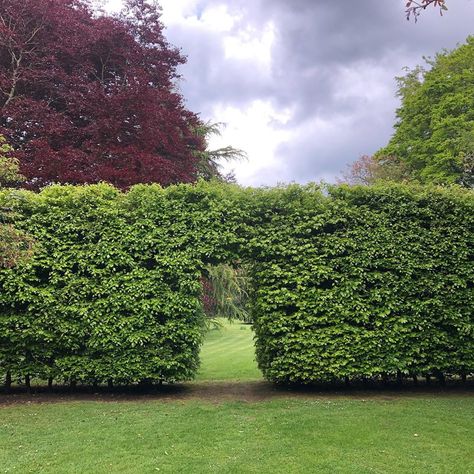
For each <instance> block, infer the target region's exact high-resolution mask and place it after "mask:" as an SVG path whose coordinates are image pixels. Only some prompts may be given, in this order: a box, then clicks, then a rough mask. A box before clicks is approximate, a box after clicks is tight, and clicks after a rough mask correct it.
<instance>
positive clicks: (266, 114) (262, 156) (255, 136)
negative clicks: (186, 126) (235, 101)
mask: <svg viewBox="0 0 474 474" xmlns="http://www.w3.org/2000/svg"><path fill="white" fill-rule="evenodd" d="M291 115H292V114H291V111H290V110H283V111H278V110H275V108H274V107H273V106H272V104H271V103H270V102H268V101H261V100H256V101H254V102H252V103H251V104H250V106H248V107H246V108H244V109H242V108H236V107H232V106H224V105H216V107H215V109H214V117H215V118H218V119H219V121H221V122H223V123H225V124H226V127H225V128H224V129H223V130H222V132H223V133H222V136H220V137H214V138H213V139H212V140H211V142H210V147H211V148H212V149H215V148H220V147H224V146H226V145H229V144H231V145H232V146H234V147H235V148H240V149H242V150H244V151H245V152H246V153H247V154H248V161H244V162H242V163H228V164H226V165H225V166H224V169H225V170H226V171H227V172H228V171H231V170H235V173H236V178H237V180H238V182H240V183H242V184H246V185H256V186H259V185H263V184H268V183H269V182H272V181H273V180H275V179H277V180H278V179H284V177H283V176H279V173H278V167H279V163H278V160H277V157H276V150H277V148H278V147H279V146H281V145H282V144H283V143H285V142H288V141H290V140H291V136H292V132H291V131H290V130H285V127H284V126H285V124H287V123H288V120H289V119H290V118H291Z"/></svg>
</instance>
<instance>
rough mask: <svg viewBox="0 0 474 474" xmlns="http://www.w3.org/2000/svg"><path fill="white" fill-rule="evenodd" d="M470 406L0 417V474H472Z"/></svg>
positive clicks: (60, 411) (181, 407)
mask: <svg viewBox="0 0 474 474" xmlns="http://www.w3.org/2000/svg"><path fill="white" fill-rule="evenodd" d="M473 447H474V400H473V399H472V398H471V397H461V396H458V397H454V398H453V397H447V398H436V399H434V398H425V399H398V400H392V401H380V400H379V401H374V400H367V401H362V400H358V401H356V400H333V401H331V400H290V399H288V400H274V401H270V402H260V403H243V402H232V403H225V404H221V405H215V404H211V403H207V402H197V401H192V402H176V403H174V402H160V401H146V402H143V401H142V402H119V403H117V402H109V403H103V402H75V403H55V404H41V405H37V404H32V405H19V406H14V407H7V408H5V407H3V408H1V407H0V466H1V469H0V471H1V472H19V473H28V472H34V473H58V474H64V473H94V474H101V473H104V474H105V473H119V472H120V473H138V474H141V473H152V472H165V473H173V474H174V473H186V474H188V473H193V474H194V473H213V472H216V473H251V472H255V473H257V472H258V473H272V474H273V473H285V474H286V473H313V472H316V473H320V472H321V473H328V474H329V473H369V472H376V473H459V474H468V473H474V449H473Z"/></svg>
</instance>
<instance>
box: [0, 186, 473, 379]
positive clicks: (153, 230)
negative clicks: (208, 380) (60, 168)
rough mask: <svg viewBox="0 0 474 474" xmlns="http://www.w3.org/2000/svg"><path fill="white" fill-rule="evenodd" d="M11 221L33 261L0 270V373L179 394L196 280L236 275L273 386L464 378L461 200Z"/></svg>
mask: <svg viewBox="0 0 474 474" xmlns="http://www.w3.org/2000/svg"><path fill="white" fill-rule="evenodd" d="M16 197H18V196H16ZM9 198H10V195H9V193H8V192H6V191H4V192H3V194H1V193H0V204H2V203H5V202H7V201H8V200H9ZM8 205H9V206H13V207H15V211H16V212H15V214H16V215H17V216H19V217H18V218H17V221H16V222H15V225H16V227H17V228H19V229H21V230H23V231H26V232H27V233H28V234H29V235H31V236H32V237H33V238H34V239H35V242H36V244H35V254H34V257H33V258H32V259H31V260H29V261H28V262H23V263H21V264H19V265H18V266H17V267H16V268H13V269H3V270H0V374H2V373H3V374H7V373H8V374H9V375H10V376H12V377H13V378H20V377H22V378H23V377H26V376H29V377H38V378H40V379H46V378H51V379H52V378H54V379H58V380H59V379H61V380H66V381H78V382H83V383H94V382H97V383H102V382H105V381H113V382H114V383H135V382H140V381H151V382H153V381H158V380H165V381H181V380H187V379H191V378H192V377H193V376H194V374H195V372H196V370H197V368H198V365H199V347H200V344H201V341H202V335H203V311H202V298H201V296H202V286H201V276H202V274H203V272H205V269H206V266H207V265H208V264H210V263H218V262H228V263H232V264H235V263H236V262H237V263H238V262H240V261H245V262H246V264H247V265H249V266H250V277H251V283H252V285H251V286H252V288H251V293H252V295H251V296H252V307H253V318H254V328H255V332H256V350H257V360H258V364H259V366H260V368H261V369H262V371H263V373H264V375H265V376H266V377H267V378H268V379H270V380H273V381H276V382H303V383H309V382H314V381H319V380H334V379H341V378H344V377H348V378H357V377H375V376H384V377H385V376H389V375H391V374H395V373H397V372H399V373H400V372H401V373H406V374H439V373H446V374H469V373H473V372H474V316H473V308H474V294H473V292H474V290H473V281H474V265H473V261H474V259H473V248H474V245H473V244H474V241H473V240H474V237H473V235H474V233H473V227H474V197H473V193H472V192H469V191H461V190H458V189H457V188H453V189H437V188H422V187H413V186H405V185H384V186H377V187H365V188H364V187H346V186H340V187H331V188H329V189H321V188H319V187H318V186H315V185H309V186H297V185H292V186H288V187H284V188H283V187H282V188H273V189H251V188H249V189H242V188H239V187H237V186H231V185H221V184H213V183H199V184H197V185H178V186H170V187H168V188H165V189H163V188H161V187H160V186H158V185H150V186H144V185H139V186H136V187H134V188H132V189H131V190H130V191H129V192H128V193H122V192H119V191H118V190H116V189H115V188H113V187H111V186H109V185H105V184H101V185H94V186H84V187H74V186H51V187H48V188H46V189H44V190H43V191H42V192H41V193H38V194H35V193H31V192H27V191H22V192H21V199H15V200H14V202H13V203H9V204H8Z"/></svg>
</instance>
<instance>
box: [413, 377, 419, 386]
mask: <svg viewBox="0 0 474 474" xmlns="http://www.w3.org/2000/svg"><path fill="white" fill-rule="evenodd" d="M412 378H413V385H418V377H417V376H416V375H412Z"/></svg>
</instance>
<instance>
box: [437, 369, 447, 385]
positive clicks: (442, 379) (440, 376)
mask: <svg viewBox="0 0 474 474" xmlns="http://www.w3.org/2000/svg"><path fill="white" fill-rule="evenodd" d="M438 381H439V384H440V385H441V386H442V387H444V386H445V385H446V378H445V376H444V374H443V372H440V373H439V374H438Z"/></svg>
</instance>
